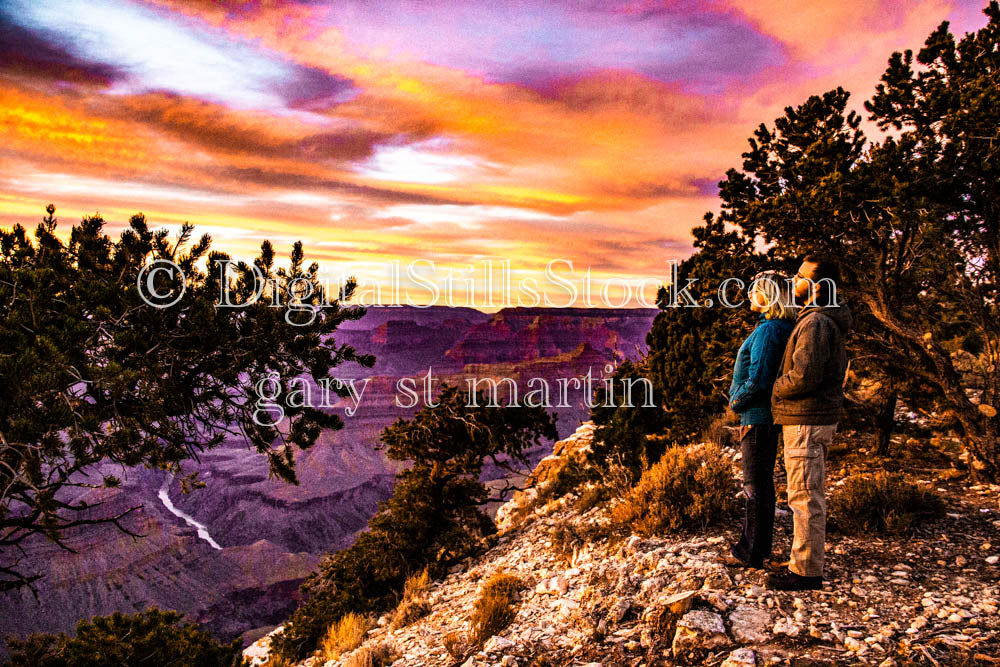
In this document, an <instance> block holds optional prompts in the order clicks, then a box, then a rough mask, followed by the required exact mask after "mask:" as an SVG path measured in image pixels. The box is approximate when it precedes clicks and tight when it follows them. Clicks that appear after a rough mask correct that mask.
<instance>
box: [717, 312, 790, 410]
mask: <svg viewBox="0 0 1000 667" xmlns="http://www.w3.org/2000/svg"><path fill="white" fill-rule="evenodd" d="M793 328H795V322H793V321H792V320H781V319H771V320H769V319H767V318H766V317H764V316H763V315H761V316H760V321H759V322H758V324H757V327H756V328H755V329H754V330H753V331H752V332H750V335H749V336H747V339H746V340H745V341H743V344H742V345H740V350H739V352H737V353H736V366H735V367H734V368H733V382H732V384H731V385H730V386H729V406H730V407H731V408H732V409H733V412H735V413H737V414H738V415H739V416H740V424H771V423H772V420H771V387H772V386H774V381H775V380H776V379H777V377H778V370H779V369H780V367H781V357H782V355H783V354H784V351H785V343H786V342H788V336H789V335H790V334H791V333H792V329H793Z"/></svg>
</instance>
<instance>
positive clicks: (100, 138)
mask: <svg viewBox="0 0 1000 667" xmlns="http://www.w3.org/2000/svg"><path fill="white" fill-rule="evenodd" d="M985 4H986V3H985V0H973V1H966V0H931V1H927V2H914V1H906V0H898V1H887V0H882V1H878V0H840V1H838V2H830V1H829V0H763V1H760V2H737V1H735V0H700V1H699V0H690V1H684V0H676V1H667V0H664V1H661V2H614V1H612V0H608V1H599V0H594V1H592V2H561V1H558V0H522V1H520V2H506V1H504V0H488V1H480V0H465V1H463V2H440V1H437V0H421V1H415V0H401V1H395V2H391V3H389V2H384V3H383V2H373V1H367V2H364V1H360V0H359V1H355V0H338V1H337V2H333V3H325V2H322V3H321V2H316V1H307V0H300V1H298V2H295V1H291V0H289V1H281V0H271V1H263V0H262V1H258V2H229V3H221V2H210V1H209V0H188V1H182V0H146V1H139V0H45V1H44V2H41V1H38V0H2V2H0V227H9V226H11V225H12V224H14V223H15V222H20V223H22V224H25V225H27V226H29V227H34V225H35V224H36V223H37V222H38V220H39V219H40V218H41V216H42V215H43V213H44V211H43V209H44V207H45V205H46V204H47V203H49V202H52V203H54V204H55V205H56V206H57V208H58V212H57V217H58V218H59V219H60V225H61V229H63V231H66V230H68V228H69V226H70V225H71V224H72V223H74V222H77V221H79V219H80V217H81V216H83V215H85V214H92V213H94V212H97V211H99V212H100V213H101V214H102V215H103V216H104V218H105V219H106V220H107V221H108V223H109V231H110V232H112V233H117V232H118V231H119V230H120V228H121V226H122V224H123V223H125V222H126V221H127V219H128V217H129V216H130V215H131V214H133V213H135V212H138V211H142V212H143V213H145V214H146V216H147V219H148V220H149V221H150V222H151V224H153V225H155V226H164V225H165V226H168V227H171V228H176V227H177V226H179V224H180V223H181V222H183V221H185V220H187V221H190V222H192V223H194V224H195V225H196V233H200V232H208V233H210V234H211V235H212V237H213V240H214V241H213V247H214V248H215V249H219V250H224V251H226V252H229V253H230V254H233V255H235V256H238V257H241V258H249V257H251V256H252V255H253V254H254V253H255V251H256V250H257V248H259V245H260V242H261V241H262V240H263V239H265V238H267V239H270V240H271V241H272V242H273V243H274V244H275V246H276V249H277V251H278V253H279V255H287V252H288V250H289V246H290V245H291V243H292V242H293V241H295V240H297V239H301V240H302V241H303V242H304V244H305V246H306V256H307V259H314V260H316V261H318V262H319V263H320V265H321V266H322V267H323V268H324V270H325V271H326V272H327V274H328V275H337V274H339V273H354V274H355V275H357V276H358V277H359V279H361V280H362V282H363V283H368V282H369V281H371V282H374V281H383V282H384V281H385V280H386V279H387V277H388V269H387V267H388V266H389V262H390V261H391V260H399V262H400V263H401V265H402V268H403V271H404V272H405V267H406V264H407V263H408V262H410V261H411V260H413V259H422V260H427V261H429V262H434V265H435V267H436V268H437V272H436V273H435V274H434V275H433V277H432V276H431V275H430V273H429V271H427V270H426V269H421V272H422V273H423V274H424V275H426V276H427V277H428V279H429V280H431V281H433V282H435V283H438V284H442V281H443V280H444V277H445V275H446V270H447V269H448V268H449V267H450V268H452V269H454V270H456V271H457V272H458V273H456V274H455V276H456V279H459V277H460V276H464V277H466V278H469V277H472V278H473V279H474V280H476V281H477V282H476V287H475V289H476V291H477V293H478V294H477V296H475V297H473V301H474V302H473V303H472V304H471V305H477V306H479V307H481V308H483V309H484V310H491V309H495V306H496V305H498V304H497V303H496V301H497V300H496V299H495V300H494V303H493V304H492V305H491V304H489V303H486V295H485V294H484V290H485V289H488V288H487V286H486V283H485V280H484V277H483V270H482V269H483V266H484V261H485V260H486V259H487V258H492V259H493V261H494V264H495V266H498V265H499V262H501V261H503V260H504V259H509V260H510V263H511V274H512V278H513V280H514V282H515V285H514V287H513V288H512V289H513V290H514V291H513V298H514V299H515V304H514V305H517V304H516V296H517V290H516V285H517V283H519V281H521V280H523V279H525V278H529V277H535V278H537V279H538V280H539V282H540V283H544V282H545V281H544V275H543V273H544V269H545V266H546V264H547V263H548V262H549V261H550V260H553V259H563V260H567V261H570V262H572V263H573V271H572V274H571V273H570V271H569V269H568V265H567V264H565V263H563V264H560V265H559V269H558V272H559V273H560V274H561V275H562V276H563V277H564V278H565V279H568V280H570V281H572V282H574V283H577V284H578V285H579V284H580V282H581V281H582V278H583V274H584V272H585V271H586V270H587V268H588V267H589V268H590V270H591V277H592V281H593V284H594V288H593V289H594V292H595V303H594V305H601V304H599V303H597V302H598V301H599V300H600V297H599V296H598V295H597V292H598V290H599V289H600V287H601V285H602V284H607V285H609V295H610V296H612V297H613V299H614V301H616V302H618V301H621V300H622V298H623V294H622V290H621V289H620V284H621V282H622V281H623V280H631V281H634V282H635V283H638V281H641V280H643V279H646V283H645V284H646V289H645V294H646V298H647V299H648V300H652V299H653V298H654V294H655V287H656V282H657V281H660V282H662V281H664V280H665V278H666V275H667V272H666V266H667V264H666V263H667V261H668V260H670V259H681V258H683V257H685V256H687V255H688V254H689V253H690V252H691V246H690V242H691V237H690V234H689V230H690V229H691V227H693V226H695V225H697V224H699V222H700V221H701V217H702V215H703V214H704V213H705V212H706V211H709V210H716V209H717V207H718V200H717V197H716V190H717V188H716V183H717V182H718V181H719V180H720V179H721V178H722V177H723V174H724V172H725V170H726V169H727V168H729V167H736V166H739V164H740V162H741V158H740V153H741V152H742V151H743V150H745V148H746V145H747V144H746V139H747V137H748V136H749V135H750V134H751V132H752V131H753V129H754V128H755V127H756V126H757V125H758V124H760V123H761V122H767V123H771V121H773V119H774V118H775V117H776V116H778V115H780V114H781V110H782V109H783V107H785V106H786V105H794V104H798V103H800V102H802V101H803V100H804V99H805V98H806V97H808V96H809V95H810V94H815V93H821V92H824V91H826V90H828V89H830V88H833V87H836V86H838V85H842V86H844V87H845V88H847V89H848V90H850V91H851V92H852V93H853V98H852V99H853V102H854V105H855V107H856V108H860V105H861V103H862V101H863V100H864V99H865V98H867V97H869V96H870V95H871V93H872V92H873V89H874V86H875V84H876V83H877V81H878V78H879V76H880V75H881V73H882V71H883V70H884V67H885V63H886V60H887V59H888V56H889V54H890V53H891V52H892V51H893V50H902V49H904V48H913V49H914V50H916V49H919V47H920V46H921V45H922V44H923V41H924V39H925V38H926V36H927V34H928V33H929V32H930V31H931V30H933V29H934V28H935V27H936V26H937V25H938V23H940V22H941V21H942V20H944V19H948V20H950V21H951V22H952V30H953V32H956V33H958V34H962V33H964V32H966V31H970V30H975V29H977V28H979V27H980V26H982V25H984V24H985V17H984V16H983V15H982V13H981V10H982V8H983V7H984V6H985ZM469 265H472V266H473V267H474V268H476V269H477V271H476V272H475V273H474V274H473V273H469V272H467V271H465V269H466V267H468V266H469ZM426 266H427V265H426V264H425V267H426ZM492 287H493V289H494V291H495V290H497V289H498V288H499V273H498V272H495V278H494V284H493V286H492ZM538 289H539V291H545V292H547V293H549V294H551V295H552V296H551V298H552V301H553V302H554V305H564V304H566V303H567V300H568V297H567V292H566V290H565V289H562V288H560V287H557V286H551V285H550V286H549V287H546V286H545V285H544V284H542V285H540V286H539V288H538ZM459 291H460V292H461V291H462V290H459ZM411 293H412V294H413V301H415V302H418V303H425V302H427V300H428V290H427V289H423V288H420V289H417V290H415V291H412V292H411ZM442 298H443V295H442ZM465 298H466V300H467V299H468V297H465ZM526 298H527V297H526ZM367 300H368V301H371V300H373V295H371V294H369V295H368V297H367ZM462 301H463V299H462V298H457V299H456V301H455V305H463V303H462ZM404 302H405V299H404ZM439 302H443V301H439ZM543 305H544V304H543ZM576 305H584V304H583V303H582V302H578V303H577V304H576ZM629 305H638V303H637V302H635V301H633V302H631V303H630V304H629Z"/></svg>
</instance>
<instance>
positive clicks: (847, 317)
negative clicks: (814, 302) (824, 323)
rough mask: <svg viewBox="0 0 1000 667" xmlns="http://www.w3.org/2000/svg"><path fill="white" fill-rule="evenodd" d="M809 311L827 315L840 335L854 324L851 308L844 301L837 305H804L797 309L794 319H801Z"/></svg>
mask: <svg viewBox="0 0 1000 667" xmlns="http://www.w3.org/2000/svg"><path fill="white" fill-rule="evenodd" d="M809 313H821V314H823V315H826V316H827V317H829V318H830V319H831V320H833V321H834V322H835V323H836V324H837V328H839V329H840V333H841V335H843V334H846V333H847V332H848V331H850V330H851V327H852V326H854V316H853V315H851V309H850V308H848V307H847V304H845V303H841V304H840V305H839V306H805V307H804V308H803V309H802V310H800V311H799V315H798V317H797V318H796V319H797V320H801V319H802V318H803V317H805V316H806V315H808V314H809Z"/></svg>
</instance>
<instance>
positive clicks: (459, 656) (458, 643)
mask: <svg viewBox="0 0 1000 667" xmlns="http://www.w3.org/2000/svg"><path fill="white" fill-rule="evenodd" d="M442 643H443V644H444V650H446V651H448V655H450V656H451V657H453V658H455V660H457V661H462V660H465V656H466V654H467V653H468V652H469V646H468V643H467V642H466V641H465V638H464V637H462V634H461V633H459V632H449V633H448V634H446V635H445V636H444V639H443V640H442Z"/></svg>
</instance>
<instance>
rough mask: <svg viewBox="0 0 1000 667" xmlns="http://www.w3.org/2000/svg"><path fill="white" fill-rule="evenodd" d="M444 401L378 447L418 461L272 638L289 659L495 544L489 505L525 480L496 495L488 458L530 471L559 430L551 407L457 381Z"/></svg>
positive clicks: (401, 422) (444, 390)
mask: <svg viewBox="0 0 1000 667" xmlns="http://www.w3.org/2000/svg"><path fill="white" fill-rule="evenodd" d="M471 396H474V397H475V398H474V400H473V399H472V398H470V397H471ZM434 401H435V402H436V405H428V406H425V407H423V408H421V409H420V410H419V411H418V412H417V413H416V414H415V415H414V416H413V417H412V418H411V419H409V420H405V419H398V420H396V422H394V423H393V424H392V425H390V426H387V427H386V428H385V429H384V430H383V431H382V435H381V444H380V445H379V446H378V449H382V450H384V451H385V453H386V456H388V458H390V459H393V460H395V461H407V462H410V463H411V464H412V465H411V466H410V467H409V468H407V469H404V470H402V471H400V472H399V473H398V474H397V475H396V483H395V486H394V488H393V494H392V497H391V498H389V499H388V500H387V501H382V502H381V503H379V508H378V512H377V513H376V514H375V516H373V517H372V518H371V519H370V520H369V522H368V530H367V531H366V532H363V533H361V534H360V535H359V536H358V539H357V541H356V542H355V543H354V544H353V545H351V546H350V547H349V548H347V549H344V550H342V551H339V552H337V553H334V554H331V555H329V556H327V557H326V558H325V559H324V560H323V562H322V563H320V566H319V568H318V569H317V571H316V572H314V573H313V574H311V575H310V576H309V578H308V579H307V580H306V582H305V583H304V584H303V587H302V591H303V593H304V594H305V596H306V601H305V603H304V604H303V605H302V606H301V607H299V609H297V610H296V612H295V614H294V615H293V616H292V619H291V621H290V623H288V624H286V627H285V630H284V632H283V633H282V634H281V635H279V636H278V637H277V638H276V639H275V641H274V642H273V644H272V645H273V647H274V650H275V651H276V652H277V653H278V654H279V655H281V656H282V657H285V658H290V659H292V658H294V659H301V658H304V657H305V656H306V655H307V654H308V652H309V651H311V650H313V648H314V647H315V646H316V643H317V642H318V641H319V639H320V638H321V637H322V636H323V633H325V632H326V630H327V628H328V627H329V626H330V624H332V623H333V622H335V621H336V620H338V619H339V618H340V617H342V616H344V615H345V614H347V613H349V612H355V613H369V612H373V611H382V610H385V609H388V608H389V606H390V605H392V604H394V603H396V602H398V601H399V596H400V593H401V591H402V589H403V584H404V582H405V581H406V577H407V576H409V575H410V574H413V573H414V572H418V571H420V570H422V569H423V568H424V567H427V569H428V572H429V573H430V575H431V576H432V577H438V576H441V575H443V574H444V573H445V572H446V571H447V569H448V567H449V566H451V565H453V564H455V563H456V562H458V561H459V560H461V559H463V558H465V557H467V556H469V555H471V554H472V553H474V552H475V551H476V550H477V549H479V548H481V547H483V546H485V544H486V538H488V536H490V535H493V534H495V533H496V525H495V524H494V523H493V521H492V519H490V517H489V516H487V515H486V514H485V513H484V512H483V511H482V509H481V508H482V507H483V506H484V505H485V504H486V503H488V502H492V501H497V500H503V499H504V496H505V494H506V492H507V491H509V490H510V489H512V488H516V487H514V486H513V485H511V484H509V483H508V484H505V486H504V487H502V488H500V489H496V490H494V492H490V490H488V489H487V488H486V486H485V485H483V483H482V482H480V481H479V478H480V474H481V473H482V469H483V465H484V463H485V462H486V461H491V462H492V463H494V464H495V465H497V466H498V467H500V468H503V469H506V470H508V471H511V472H520V473H523V472H524V469H525V467H526V466H527V464H528V461H527V459H526V458H525V451H526V450H527V449H528V448H530V447H532V446H537V445H539V444H541V441H542V439H543V438H547V439H549V440H555V439H556V438H557V437H558V433H557V431H556V428H555V418H554V417H553V416H552V415H550V414H549V413H548V412H547V411H546V410H545V408H543V407H524V406H518V407H495V406H494V407H491V406H490V405H489V404H488V402H487V399H486V397H485V395H484V394H483V393H482V392H477V393H476V394H472V395H470V394H469V393H468V392H464V391H461V390H460V389H459V388H458V387H457V386H454V385H449V384H447V383H442V385H441V391H440V393H439V394H438V395H437V396H436V397H435V398H434ZM500 405H501V406H503V402H502V401H501V403H500Z"/></svg>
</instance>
